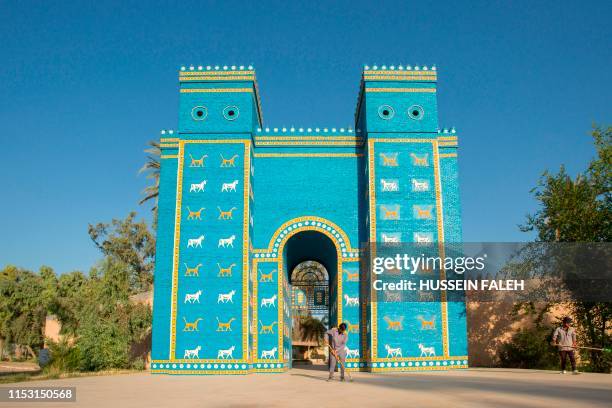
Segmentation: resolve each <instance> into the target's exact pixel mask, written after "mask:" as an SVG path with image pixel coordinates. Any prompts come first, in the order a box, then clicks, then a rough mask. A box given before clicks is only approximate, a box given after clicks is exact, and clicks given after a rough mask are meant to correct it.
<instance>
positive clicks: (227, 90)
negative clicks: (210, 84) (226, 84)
mask: <svg viewBox="0 0 612 408" xmlns="http://www.w3.org/2000/svg"><path fill="white" fill-rule="evenodd" d="M180 92H181V93H240V92H248V93H253V88H181V90H180Z"/></svg>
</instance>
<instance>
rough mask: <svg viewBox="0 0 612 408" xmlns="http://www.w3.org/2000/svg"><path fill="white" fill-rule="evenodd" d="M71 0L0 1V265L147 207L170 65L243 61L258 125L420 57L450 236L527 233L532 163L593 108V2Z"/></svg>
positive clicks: (602, 55)
mask: <svg viewBox="0 0 612 408" xmlns="http://www.w3.org/2000/svg"><path fill="white" fill-rule="evenodd" d="M86 3H88V2H70V1H56V2H54V1H48V2H42V1H39V2H28V1H19V2H17V1H13V2H2V3H1V4H0V55H1V59H0V61H1V63H0V84H1V85H2V87H1V92H0V123H1V124H2V132H1V133H0V140H1V146H2V151H3V155H2V161H1V162H0V170H1V171H0V185H1V191H2V199H1V200H0V266H2V265H4V264H9V263H10V264H16V265H20V266H23V267H28V268H35V269H37V268H38V267H39V266H40V265H41V264H46V265H50V266H52V267H54V268H55V269H56V270H57V271H58V272H67V271H71V270H75V269H81V270H87V269H88V268H89V267H90V266H91V265H92V264H93V263H94V262H95V261H96V260H97V259H99V257H100V254H99V253H98V251H97V250H96V248H95V247H94V246H93V244H92V243H91V241H90V240H89V237H88V235H87V224H88V223H96V222H100V221H109V220H111V219H112V218H113V217H124V216H125V215H127V213H128V212H129V211H131V210H138V212H139V214H140V215H141V216H142V217H147V218H149V217H150V214H149V208H146V207H140V206H139V205H138V200H139V197H140V191H141V190H142V189H143V188H144V187H145V185H146V179H145V178H144V177H142V176H138V174H137V172H138V169H139V167H140V166H141V164H142V162H143V160H144V154H143V152H142V150H143V148H144V147H145V144H146V142H147V141H148V140H150V139H154V138H157V137H158V136H159V130H160V129H163V128H174V127H175V126H176V123H177V116H178V112H177V106H178V93H177V85H178V84H177V71H178V68H179V67H180V66H181V65H189V64H195V65H200V64H203V65H215V64H219V65H225V64H227V65H234V64H235V65H248V64H254V66H255V68H256V69H257V76H258V81H259V87H260V90H261V97H262V103H263V111H264V117H265V120H266V123H265V124H266V125H269V126H283V125H296V126H312V127H316V126H320V127H324V126H328V127H332V126H334V127H342V126H349V125H351V124H352V118H353V112H354V104H355V100H356V96H357V91H358V86H359V76H360V70H361V68H362V66H363V65H364V64H370V65H373V64H378V65H382V64H387V65H391V64H396V65H397V64H400V63H401V64H412V65H415V64H420V65H431V64H436V65H437V67H438V70H439V73H438V75H439V84H438V98H439V111H440V123H441V124H442V126H445V127H446V126H447V127H450V126H456V127H457V130H458V134H459V137H460V146H461V147H460V152H459V153H460V171H461V173H460V179H461V188H462V201H463V222H464V239H465V240H466V241H522V240H526V239H530V238H531V236H530V235H529V234H524V233H521V232H520V231H519V230H518V228H517V224H519V223H522V222H523V220H524V217H525V214H527V213H529V212H533V211H534V210H535V202H534V200H533V199H532V197H531V196H530V194H529V190H530V189H531V188H532V187H533V186H534V185H535V183H536V180H537V178H538V176H539V175H540V174H541V172H542V171H543V170H545V169H557V168H558V167H559V165H560V164H562V163H564V164H566V166H567V167H568V169H569V170H570V172H576V171H579V170H581V169H583V168H584V167H585V165H586V163H587V161H588V160H589V159H590V158H591V157H592V156H593V149H592V144H591V140H590V138H589V137H588V135H587V133H588V131H589V129H590V127H591V124H592V123H593V122H599V123H602V124H610V113H611V110H612V109H611V107H612V103H611V102H612V101H611V98H610V91H611V85H612V77H611V75H610V67H611V66H612V52H611V47H610V38H612V29H611V28H610V24H609V21H607V20H608V19H609V16H610V15H612V3H611V2H609V1H607V2H606V1H600V2H588V1H583V2H580V3H576V2H569V1H560V2H559V1H557V2H552V1H551V2H533V1H525V2H518V1H516V2H505V1H482V2H469V3H468V2H456V1H448V2H445V1H436V2H424V1H419V2H416V1H402V2H391V1H382V2H371V1H369V2H359V1H334V2H303V3H298V2H290V1H282V2H271V1H257V2H240V1H232V2H157V1H147V2H142V1H139V2H131V1H117V2H111V1H104V2H95V3H94V5H93V6H86V5H85V4H86ZM536 3H537V4H536Z"/></svg>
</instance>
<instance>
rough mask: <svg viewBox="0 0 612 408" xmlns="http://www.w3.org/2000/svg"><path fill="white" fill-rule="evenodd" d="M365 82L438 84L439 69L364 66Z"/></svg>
mask: <svg viewBox="0 0 612 408" xmlns="http://www.w3.org/2000/svg"><path fill="white" fill-rule="evenodd" d="M362 78H363V80H364V81H409V82H436V81H437V79H438V78H437V68H436V66H435V65H433V66H431V67H428V66H427V65H424V66H419V65H415V66H412V65H401V64H400V65H397V66H395V65H389V66H387V65H381V66H378V65H372V66H370V65H364V67H363V76H362Z"/></svg>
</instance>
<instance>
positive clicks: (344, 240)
mask: <svg viewBox="0 0 612 408" xmlns="http://www.w3.org/2000/svg"><path fill="white" fill-rule="evenodd" d="M303 231H317V232H320V233H322V234H324V235H326V236H327V237H328V238H330V239H331V240H332V242H333V243H334V245H335V247H336V251H337V253H338V255H339V256H342V257H343V258H357V257H358V256H359V249H358V248H354V247H353V246H351V243H350V240H349V238H348V235H347V234H346V233H345V232H344V230H342V228H340V227H339V226H338V225H337V224H335V223H333V222H331V221H329V220H327V219H325V218H321V217H316V216H304V217H298V218H293V219H291V220H289V221H287V222H285V223H284V224H282V225H281V226H280V227H279V228H278V229H277V230H276V231H275V232H274V234H273V235H272V238H271V239H270V242H269V244H268V248H267V249H253V253H254V256H255V258H277V257H278V256H279V253H280V254H281V256H282V252H279V250H280V251H282V249H283V247H284V245H285V243H286V242H287V240H288V239H289V238H291V237H292V236H294V235H296V234H298V233H300V232H303Z"/></svg>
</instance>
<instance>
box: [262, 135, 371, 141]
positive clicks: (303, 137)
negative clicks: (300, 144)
mask: <svg viewBox="0 0 612 408" xmlns="http://www.w3.org/2000/svg"><path fill="white" fill-rule="evenodd" d="M259 140H281V141H282V140H330V141H331V140H335V141H338V140H350V141H362V140H363V137H354V136H255V141H256V142H257V141H259Z"/></svg>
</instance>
